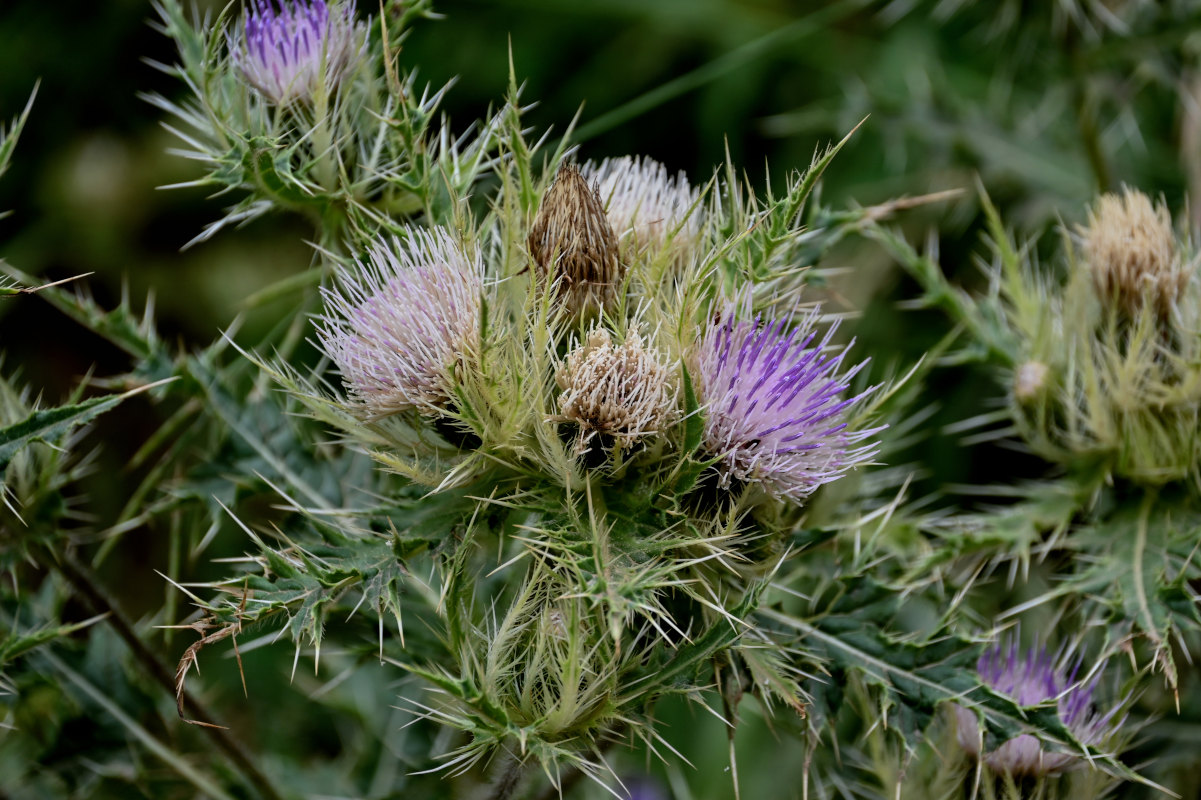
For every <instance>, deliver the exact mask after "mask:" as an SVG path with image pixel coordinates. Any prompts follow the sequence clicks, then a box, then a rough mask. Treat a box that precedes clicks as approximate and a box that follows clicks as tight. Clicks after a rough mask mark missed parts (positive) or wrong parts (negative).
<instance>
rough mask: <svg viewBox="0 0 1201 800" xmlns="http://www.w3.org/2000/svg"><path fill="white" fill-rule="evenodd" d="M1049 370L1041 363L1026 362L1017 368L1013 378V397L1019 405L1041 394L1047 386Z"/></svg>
mask: <svg viewBox="0 0 1201 800" xmlns="http://www.w3.org/2000/svg"><path fill="white" fill-rule="evenodd" d="M1049 372H1050V370H1049V369H1048V368H1047V365H1046V364H1044V363H1043V362H1041V361H1026V362H1024V363H1022V364H1021V366H1019V367H1018V368H1017V372H1016V373H1015V374H1014V376H1013V396H1014V397H1015V398H1016V399H1017V401H1018V402H1019V403H1026V402H1029V401H1031V400H1033V399H1034V398H1036V397H1038V396H1039V395H1040V394H1042V391H1043V388H1044V387H1046V385H1047V374H1048V373H1049Z"/></svg>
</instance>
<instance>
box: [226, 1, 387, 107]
mask: <svg viewBox="0 0 1201 800" xmlns="http://www.w3.org/2000/svg"><path fill="white" fill-rule="evenodd" d="M365 47H366V36H365V28H364V27H363V26H362V25H358V24H356V23H355V20H354V4H353V3H334V5H333V8H331V7H330V5H329V4H327V3H326V2H324V0H275V4H274V5H273V4H272V3H271V0H249V8H248V9H247V12H246V15H245V22H244V24H243V31H242V36H241V38H240V39H239V40H238V41H237V42H236V43H235V44H233V45H231V50H232V52H233V58H234V63H236V64H237V65H238V67H239V68H240V69H241V70H242V74H243V75H245V76H246V80H247V81H249V82H250V83H251V84H252V85H253V86H254V87H255V88H257V89H258V90H259V91H261V92H262V93H263V94H264V95H266V96H267V98H268V99H269V100H271V101H272V102H274V103H277V104H280V105H283V104H287V103H290V102H293V101H296V100H311V99H312V98H313V97H314V95H315V94H316V93H317V92H319V91H327V92H332V91H333V90H334V88H336V87H337V86H338V85H339V84H340V83H341V82H342V81H343V80H344V79H345V78H346V76H347V75H349V74H350V73H351V72H352V71H353V69H354V67H355V65H356V63H357V62H358V60H359V59H360V58H361V57H362V54H363V52H364V49H365Z"/></svg>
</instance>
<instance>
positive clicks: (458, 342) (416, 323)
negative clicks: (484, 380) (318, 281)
mask: <svg viewBox="0 0 1201 800" xmlns="http://www.w3.org/2000/svg"><path fill="white" fill-rule="evenodd" d="M355 267H356V269H354V270H343V271H341V272H340V273H339V276H338V278H339V281H338V282H339V284H340V287H339V288H338V289H329V288H322V290H321V293H322V295H323V297H324V298H325V302H326V309H327V310H326V314H325V315H324V316H322V317H321V318H320V319H319V322H318V326H317V336H318V338H319V339H320V341H321V346H322V348H323V349H324V350H325V352H326V353H327V354H328V355H329V357H330V358H331V359H333V361H334V363H336V364H337V365H338V369H339V370H340V371H341V372H342V381H343V383H344V384H345V386H346V388H347V390H348V392H349V394H350V397H351V399H352V400H355V401H357V402H359V403H361V404H362V406H363V408H364V410H365V411H366V412H367V414H368V416H370V417H382V416H386V415H388V414H394V413H397V412H400V411H407V410H409V409H414V408H415V409H417V410H418V411H420V412H422V413H426V414H434V413H438V411H440V410H441V409H443V408H445V407H446V405H447V403H448V401H449V400H450V396H451V381H452V371H453V369H454V367H455V365H456V364H458V363H460V362H461V361H462V360H463V358H464V357H466V356H468V355H470V354H472V353H475V352H476V351H477V350H478V348H477V346H476V345H477V343H478V338H479V331H480V296H481V292H482V291H483V278H482V274H483V267H482V262H481V260H480V255H479V253H478V252H475V253H470V254H469V253H467V252H466V251H464V249H463V248H462V246H461V245H460V244H459V243H458V242H457V241H456V240H455V239H454V238H453V237H452V236H451V234H450V233H449V232H448V231H447V230H446V229H444V228H434V229H433V230H430V231H423V230H418V229H410V230H409V233H408V235H407V237H406V238H405V240H404V241H401V240H400V239H398V238H393V239H392V241H391V243H390V244H389V243H387V242H385V243H382V244H380V245H378V246H376V247H375V248H374V249H372V250H371V251H370V252H369V253H368V256H367V260H366V261H357V260H356V262H355Z"/></svg>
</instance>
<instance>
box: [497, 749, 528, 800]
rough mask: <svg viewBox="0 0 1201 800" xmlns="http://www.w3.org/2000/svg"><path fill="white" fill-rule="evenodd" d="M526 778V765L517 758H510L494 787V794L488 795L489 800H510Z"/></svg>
mask: <svg viewBox="0 0 1201 800" xmlns="http://www.w3.org/2000/svg"><path fill="white" fill-rule="evenodd" d="M524 776H525V764H524V763H523V762H522V761H521V760H520V759H518V758H517V757H516V756H509V760H508V762H507V763H506V764H505V767H504V770H503V771H501V774H500V778H499V779H498V780H497V782H496V785H495V786H493V787H492V793H491V794H489V795H488V800H509V798H511V797H512V796H513V793H514V792H515V791H517V786H518V784H520V783H521V779H522V778H523V777H524Z"/></svg>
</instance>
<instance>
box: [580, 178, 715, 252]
mask: <svg viewBox="0 0 1201 800" xmlns="http://www.w3.org/2000/svg"><path fill="white" fill-rule="evenodd" d="M581 173H582V174H583V176H584V177H585V178H586V179H588V180H589V181H591V182H594V183H595V184H596V185H597V191H598V192H599V193H600V198H601V201H602V202H603V203H604V206H605V212H606V213H607V214H608V217H609V223H610V224H611V225H612V226H613V231H614V232H615V233H616V234H617V237H618V238H619V239H620V240H622V243H623V244H626V243H627V242H630V243H632V244H633V246H635V247H638V248H642V247H651V248H659V247H662V246H663V245H664V244H665V243H666V242H667V240H668V238H669V237H675V240H677V241H681V242H695V241H696V240H697V239H698V238H699V237H700V232H701V223H702V217H701V210H700V208H698V207H697V198H698V196H699V194H698V192H697V191H696V190H695V189H693V188H692V187H691V186H689V184H688V176H687V175H685V174H684V173H683V172H679V173H677V174H676V176H675V177H674V178H673V177H672V176H671V175H669V174H668V172H667V167H665V166H663V165H662V164H660V163H659V162H658V161H654V160H653V159H650V158H645V157H640V156H633V157H631V156H622V157H621V158H606V159H605V160H604V161H602V162H600V164H596V165H594V164H592V163H588V164H585V165H584V167H583V169H582V170H581Z"/></svg>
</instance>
